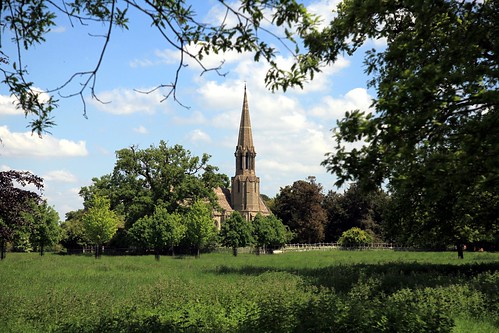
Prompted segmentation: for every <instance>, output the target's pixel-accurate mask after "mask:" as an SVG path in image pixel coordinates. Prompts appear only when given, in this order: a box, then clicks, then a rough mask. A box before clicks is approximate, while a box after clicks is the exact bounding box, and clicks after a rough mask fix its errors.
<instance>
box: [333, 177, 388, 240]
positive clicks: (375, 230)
mask: <svg viewBox="0 0 499 333" xmlns="http://www.w3.org/2000/svg"><path fill="white" fill-rule="evenodd" d="M387 204H388V195H387V194H386V193H385V192H383V191H382V190H381V189H378V190H373V191H363V189H362V188H361V187H360V186H358V185H357V184H352V185H350V187H349V188H348V189H347V190H346V191H345V192H344V193H336V192H333V191H329V192H328V194H327V195H326V197H325V198H324V202H323V207H324V209H325V210H326V212H327V217H328V222H327V226H326V239H327V240H328V241H337V240H338V238H340V236H341V234H342V233H343V232H344V231H347V230H348V229H351V228H353V227H357V228H360V229H362V230H365V231H366V232H367V233H369V234H370V235H371V236H372V237H373V238H374V239H381V238H382V237H383V230H382V228H383V213H384V211H385V208H386V205H387Z"/></svg>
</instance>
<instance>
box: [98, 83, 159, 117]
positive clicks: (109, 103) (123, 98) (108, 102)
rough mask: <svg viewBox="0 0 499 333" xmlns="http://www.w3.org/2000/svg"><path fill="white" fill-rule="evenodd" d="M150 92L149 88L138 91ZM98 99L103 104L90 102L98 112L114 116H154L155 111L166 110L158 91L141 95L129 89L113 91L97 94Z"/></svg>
mask: <svg viewBox="0 0 499 333" xmlns="http://www.w3.org/2000/svg"><path fill="white" fill-rule="evenodd" d="M139 90H140V91H145V92H147V91H150V90H151V89H150V88H147V89H139ZM99 99H100V100H101V101H103V102H104V103H100V102H99V101H96V100H92V101H91V103H92V104H93V105H94V106H95V107H96V108H97V109H98V110H100V111H102V112H107V113H111V114H114V115H129V114H133V113H145V114H154V113H155V112H156V111H158V110H161V109H166V104H164V103H161V101H162V100H163V99H164V96H163V94H162V93H161V91H160V90H155V91H151V92H150V93H141V92H138V91H135V90H131V89H113V90H110V91H105V92H101V93H99Z"/></svg>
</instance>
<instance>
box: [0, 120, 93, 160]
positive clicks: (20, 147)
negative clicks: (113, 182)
mask: <svg viewBox="0 0 499 333" xmlns="http://www.w3.org/2000/svg"><path fill="white" fill-rule="evenodd" d="M0 138H1V139H2V144H1V145H0V154H2V155H3V156H20V157H26V156H36V157H60V156H87V155H88V152H87V148H86V143H85V141H78V142H75V141H71V140H66V139H57V138H54V137H53V136H50V135H45V136H44V137H43V138H40V137H38V136H37V135H32V134H31V132H24V133H16V132H10V131H9V129H8V127H7V126H0Z"/></svg>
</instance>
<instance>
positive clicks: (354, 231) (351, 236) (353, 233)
mask: <svg viewBox="0 0 499 333" xmlns="http://www.w3.org/2000/svg"><path fill="white" fill-rule="evenodd" d="M371 242H372V237H371V235H370V234H368V233H367V232H365V231H364V230H362V229H360V228H357V227H354V228H351V229H348V230H347V231H345V232H343V233H342V234H341V237H340V239H339V240H338V243H339V244H340V245H341V246H348V247H351V246H353V247H354V246H362V245H366V244H369V243H371Z"/></svg>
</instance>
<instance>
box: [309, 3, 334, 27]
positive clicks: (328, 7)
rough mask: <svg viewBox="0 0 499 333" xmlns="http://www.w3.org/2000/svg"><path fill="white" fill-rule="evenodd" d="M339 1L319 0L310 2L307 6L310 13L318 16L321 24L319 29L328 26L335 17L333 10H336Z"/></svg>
mask: <svg viewBox="0 0 499 333" xmlns="http://www.w3.org/2000/svg"><path fill="white" fill-rule="evenodd" d="M340 2H341V0H321V1H316V2H312V3H311V4H310V5H308V6H307V10H308V11H309V12H310V13H312V14H315V15H318V16H320V18H321V24H320V26H319V29H323V28H325V27H326V26H328V25H329V23H330V22H331V20H332V19H333V18H334V17H336V13H335V12H333V10H336V8H337V7H338V4H339V3H340Z"/></svg>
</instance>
